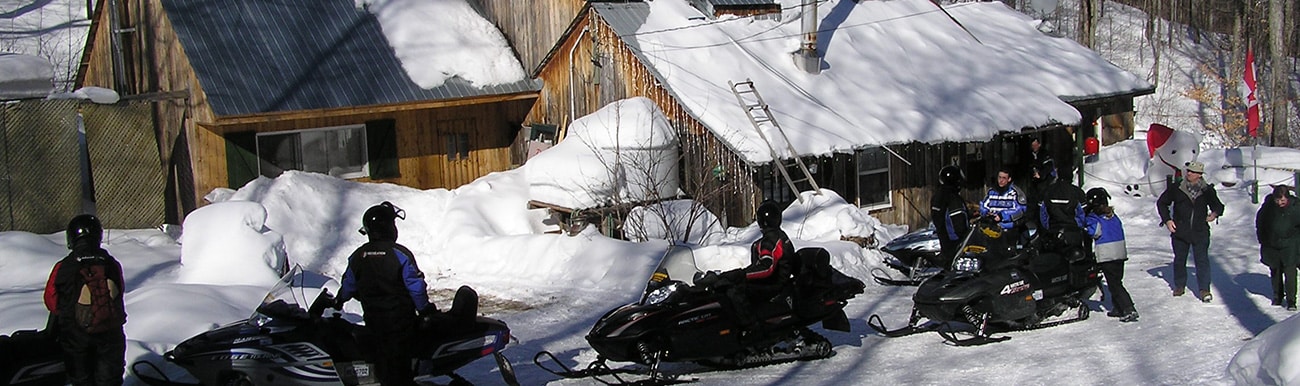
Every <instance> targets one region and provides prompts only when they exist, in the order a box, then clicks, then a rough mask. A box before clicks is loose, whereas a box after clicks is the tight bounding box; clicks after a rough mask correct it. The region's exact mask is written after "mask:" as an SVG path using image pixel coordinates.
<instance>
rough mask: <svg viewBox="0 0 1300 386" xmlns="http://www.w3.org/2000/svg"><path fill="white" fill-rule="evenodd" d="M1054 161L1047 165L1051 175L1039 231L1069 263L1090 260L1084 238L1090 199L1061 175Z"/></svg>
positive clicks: (1041, 207)
mask: <svg viewBox="0 0 1300 386" xmlns="http://www.w3.org/2000/svg"><path fill="white" fill-rule="evenodd" d="M1054 166H1055V165H1054V164H1053V163H1052V162H1047V163H1045V164H1044V165H1043V170H1045V171H1047V173H1048V175H1047V176H1045V177H1044V181H1045V182H1046V184H1047V185H1046V188H1044V189H1043V192H1042V200H1043V201H1042V203H1041V204H1039V207H1038V211H1039V214H1038V221H1039V224H1040V225H1041V228H1039V232H1040V233H1041V234H1042V236H1043V237H1046V238H1047V240H1048V244H1049V246H1048V249H1052V250H1055V252H1060V253H1061V254H1062V255H1064V256H1066V259H1068V260H1069V261H1076V260H1079V259H1081V258H1084V257H1086V255H1087V253H1088V250H1087V246H1088V245H1087V242H1086V239H1085V238H1084V234H1085V233H1084V227H1085V226H1086V225H1087V224H1086V223H1085V222H1084V210H1083V205H1084V203H1085V202H1087V197H1085V195H1084V193H1083V189H1079V187H1078V186H1075V185H1074V184H1073V183H1071V182H1070V180H1069V178H1062V177H1061V176H1060V175H1059V174H1057V170H1056V169H1055V168H1054Z"/></svg>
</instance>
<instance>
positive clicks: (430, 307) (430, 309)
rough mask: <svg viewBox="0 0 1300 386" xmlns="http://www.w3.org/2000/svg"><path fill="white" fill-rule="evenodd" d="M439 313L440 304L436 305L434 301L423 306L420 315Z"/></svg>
mask: <svg viewBox="0 0 1300 386" xmlns="http://www.w3.org/2000/svg"><path fill="white" fill-rule="evenodd" d="M437 313H438V306H436V305H434V304H433V303H429V304H426V305H424V308H421V309H420V311H419V314H420V316H433V315H435V314H437Z"/></svg>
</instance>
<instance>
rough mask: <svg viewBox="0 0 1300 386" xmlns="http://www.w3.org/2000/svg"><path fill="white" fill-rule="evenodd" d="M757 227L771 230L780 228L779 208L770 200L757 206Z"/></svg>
mask: <svg viewBox="0 0 1300 386" xmlns="http://www.w3.org/2000/svg"><path fill="white" fill-rule="evenodd" d="M757 217H758V227H759V228H761V229H771V228H779V227H781V206H779V205H777V204H776V203H775V202H772V201H771V200H763V203H761V204H758V214H757Z"/></svg>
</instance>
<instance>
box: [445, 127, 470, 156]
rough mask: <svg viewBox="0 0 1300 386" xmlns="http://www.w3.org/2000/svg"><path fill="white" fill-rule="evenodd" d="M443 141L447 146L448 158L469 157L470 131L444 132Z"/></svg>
mask: <svg viewBox="0 0 1300 386" xmlns="http://www.w3.org/2000/svg"><path fill="white" fill-rule="evenodd" d="M442 142H443V144H444V145H445V146H446V147H447V149H446V150H447V160H448V161H458V160H466V159H469V134H468V133H450V134H443V136H442Z"/></svg>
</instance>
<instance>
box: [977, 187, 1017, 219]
mask: <svg viewBox="0 0 1300 386" xmlns="http://www.w3.org/2000/svg"><path fill="white" fill-rule="evenodd" d="M1027 202H1028V200H1027V199H1026V196H1025V192H1024V191H1023V190H1020V187H1017V186H1016V184H1015V183H1010V184H1007V187H1006V189H1001V190H999V189H998V187H996V186H995V187H993V188H990V189H989V193H988V195H985V196H984V201H980V216H988V215H990V214H995V213H996V214H998V215H999V216H1000V218H1001V220H1000V221H998V225H1001V226H1002V229H1011V228H1014V227H1015V226H1016V225H1017V224H1019V223H1020V222H1021V218H1022V217H1024V214H1025V208H1026V204H1027Z"/></svg>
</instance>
